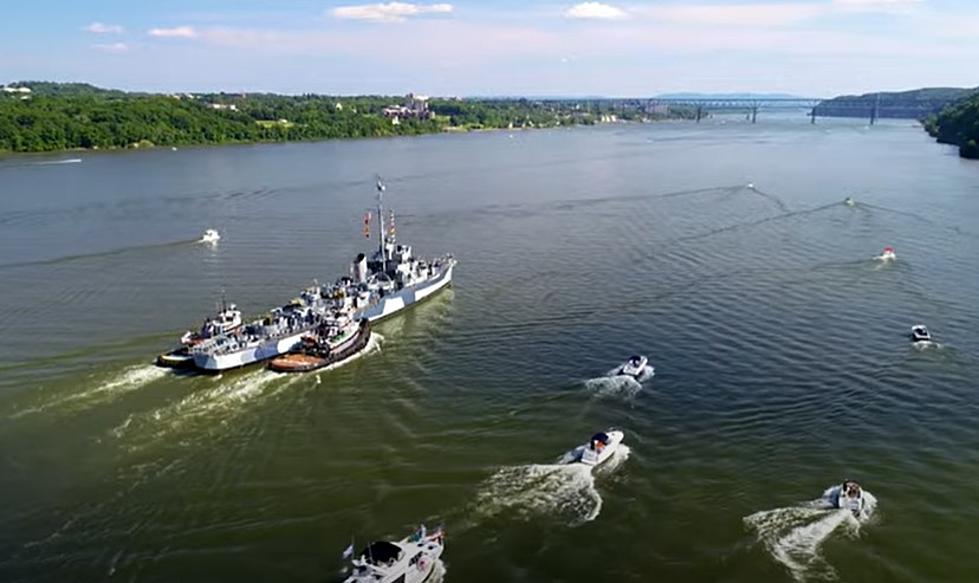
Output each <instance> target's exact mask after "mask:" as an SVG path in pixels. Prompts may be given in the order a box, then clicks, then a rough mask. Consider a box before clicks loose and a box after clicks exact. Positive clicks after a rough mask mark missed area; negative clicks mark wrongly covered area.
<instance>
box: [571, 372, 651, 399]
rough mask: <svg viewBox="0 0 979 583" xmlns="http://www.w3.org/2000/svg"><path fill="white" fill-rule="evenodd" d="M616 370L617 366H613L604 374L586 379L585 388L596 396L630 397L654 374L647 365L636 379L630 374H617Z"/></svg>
mask: <svg viewBox="0 0 979 583" xmlns="http://www.w3.org/2000/svg"><path fill="white" fill-rule="evenodd" d="M618 372H619V367H615V368H613V369H612V370H610V371H608V372H606V373H605V375H604V376H600V377H596V378H593V379H588V380H586V381H585V388H587V389H588V390H590V391H592V392H593V393H594V394H595V395H596V396H598V397H625V398H631V397H634V396H635V395H636V393H638V392H639V391H641V390H642V385H643V383H645V382H647V381H649V380H651V379H652V378H653V376H655V371H654V369H653V367H651V366H648V365H647V366H646V367H645V368H644V369H643V371H642V374H640V375H639V378H638V379H637V378H635V377H632V376H630V375H622V374H618Z"/></svg>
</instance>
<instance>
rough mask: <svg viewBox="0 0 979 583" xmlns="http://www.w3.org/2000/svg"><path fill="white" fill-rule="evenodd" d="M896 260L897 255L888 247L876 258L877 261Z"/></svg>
mask: <svg viewBox="0 0 979 583" xmlns="http://www.w3.org/2000/svg"><path fill="white" fill-rule="evenodd" d="M896 259H897V253H895V252H894V248H893V247H891V246H890V245H888V246H887V247H884V250H883V251H881V252H880V255H878V256H877V260H878V261H895V260H896Z"/></svg>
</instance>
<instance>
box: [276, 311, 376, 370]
mask: <svg viewBox="0 0 979 583" xmlns="http://www.w3.org/2000/svg"><path fill="white" fill-rule="evenodd" d="M370 338H371V325H370V322H369V321H368V320H367V319H363V320H360V321H359V322H356V321H353V320H346V321H344V322H339V321H329V322H324V323H322V324H320V326H319V328H317V330H316V331H315V332H313V333H310V334H306V335H304V336H303V338H302V341H301V342H300V346H299V348H298V349H297V350H295V351H294V352H290V353H288V354H283V355H282V356H277V357H275V358H273V359H272V360H270V361H269V364H268V367H269V369H271V370H274V371H275V372H308V371H311V370H316V369H320V368H323V367H326V366H331V365H335V364H338V363H341V362H343V361H345V360H347V359H348V358H351V357H353V356H355V355H357V354H359V353H360V352H361V351H363V350H364V349H365V348H367V344H368V342H370Z"/></svg>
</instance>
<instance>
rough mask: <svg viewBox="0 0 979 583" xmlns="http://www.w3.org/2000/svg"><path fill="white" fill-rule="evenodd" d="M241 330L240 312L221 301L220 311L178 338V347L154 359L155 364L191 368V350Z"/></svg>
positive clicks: (231, 305)
mask: <svg viewBox="0 0 979 583" xmlns="http://www.w3.org/2000/svg"><path fill="white" fill-rule="evenodd" d="M239 328H241V310H239V309H238V306H236V305H234V304H227V303H225V301H224V298H222V299H221V311H220V312H218V314H217V316H215V317H214V318H207V319H206V320H204V324H203V325H201V328H200V330H198V331H197V332H193V331H190V330H188V331H187V332H184V334H183V335H182V336H181V337H180V346H178V347H177V348H174V349H173V350H171V351H170V352H165V353H163V354H161V355H159V356H157V357H156V364H157V365H159V366H165V367H169V368H185V367H190V366H193V364H194V357H193V355H192V354H191V353H190V350H191V348H193V347H194V346H197V345H198V344H200V343H202V342H204V341H205V340H207V339H209V338H214V337H215V336H219V335H221V334H231V333H233V332H235V331H236V330H238V329H239Z"/></svg>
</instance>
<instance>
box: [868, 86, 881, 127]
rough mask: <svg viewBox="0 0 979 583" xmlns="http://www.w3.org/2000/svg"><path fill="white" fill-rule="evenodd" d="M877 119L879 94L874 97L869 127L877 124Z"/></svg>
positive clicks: (878, 115)
mask: <svg viewBox="0 0 979 583" xmlns="http://www.w3.org/2000/svg"><path fill="white" fill-rule="evenodd" d="M878 117H880V93H878V94H877V96H876V97H874V108H873V109H871V110H870V125H874V124H875V123H877V118H878Z"/></svg>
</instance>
